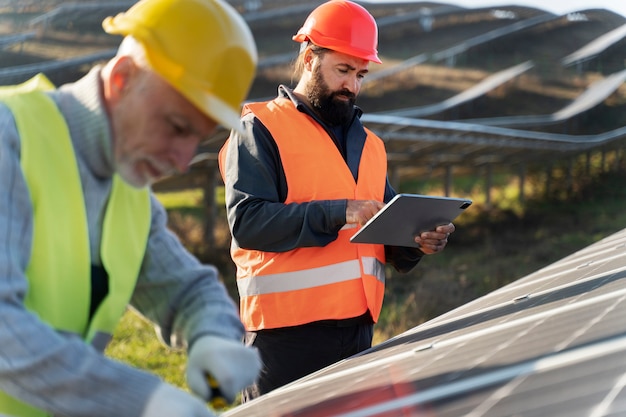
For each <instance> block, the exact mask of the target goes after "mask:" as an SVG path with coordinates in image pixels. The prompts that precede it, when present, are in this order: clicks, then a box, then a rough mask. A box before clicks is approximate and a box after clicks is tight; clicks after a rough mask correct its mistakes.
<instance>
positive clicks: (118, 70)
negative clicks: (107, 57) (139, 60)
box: [105, 56, 137, 101]
mask: <svg viewBox="0 0 626 417" xmlns="http://www.w3.org/2000/svg"><path fill="white" fill-rule="evenodd" d="M136 69H137V65H136V64H135V62H134V61H133V59H132V58H131V57H129V56H118V57H115V58H114V61H113V62H112V65H111V68H110V72H109V80H108V83H107V84H106V86H105V95H106V96H107V97H108V98H109V99H110V100H114V101H116V100H119V99H120V98H121V97H123V96H124V94H126V91H127V89H128V86H129V85H130V83H131V82H132V78H133V75H135V72H136Z"/></svg>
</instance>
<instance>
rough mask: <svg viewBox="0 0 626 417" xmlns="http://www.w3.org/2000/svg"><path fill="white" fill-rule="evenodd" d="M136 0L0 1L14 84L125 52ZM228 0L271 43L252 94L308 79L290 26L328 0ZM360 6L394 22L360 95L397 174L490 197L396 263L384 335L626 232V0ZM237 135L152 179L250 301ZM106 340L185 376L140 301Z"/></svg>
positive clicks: (201, 252) (4, 60) (189, 239)
mask: <svg viewBox="0 0 626 417" xmlns="http://www.w3.org/2000/svg"><path fill="white" fill-rule="evenodd" d="M133 3H134V2H132V1H130V2H129V1H125V2H124V1H120V2H98V1H81V2H69V1H61V0H19V1H18V0H0V85H7V84H15V83H19V82H22V81H25V80H27V79H29V78H30V77H32V76H33V75H35V74H37V73H39V72H43V73H45V74H46V75H47V76H48V77H49V78H50V79H51V80H52V81H53V82H54V83H55V84H57V85H61V84H63V83H66V82H71V81H73V80H76V79H77V78H79V77H80V76H82V75H83V74H85V73H86V72H87V71H88V69H89V68H90V67H91V66H92V65H94V64H98V63H100V62H104V60H106V59H108V58H110V57H112V56H113V55H114V53H115V50H116V47H117V45H118V44H119V42H120V40H121V38H119V37H115V36H111V35H107V34H105V33H104V31H103V30H102V27H101V22H102V20H103V19H104V18H105V17H106V16H109V15H114V14H116V13H118V12H121V11H123V10H126V9H127V8H128V7H130V6H131V5H132V4H133ZM229 3H230V4H232V5H233V6H234V7H235V8H236V9H237V10H238V11H239V12H240V13H241V14H242V15H243V17H244V18H245V20H246V21H247V22H248V24H249V25H250V27H251V29H252V31H253V34H254V36H255V39H256V42H257V47H258V49H259V56H260V60H259V66H258V71H257V77H256V79H255V82H254V84H253V86H252V88H251V90H250V94H249V96H248V98H249V99H250V100H254V101H256V100H265V99H271V98H273V97H274V96H275V94H276V91H277V87H278V85H279V84H286V85H290V86H293V80H292V67H291V64H292V61H293V59H294V58H295V57H296V54H297V51H298V44H296V43H295V42H293V41H292V40H291V36H292V35H293V34H295V33H296V31H297V30H298V28H299V27H300V26H301V24H302V22H303V21H304V20H305V18H306V16H307V15H308V14H309V12H310V11H311V10H312V9H313V8H315V7H316V6H317V5H318V4H320V3H322V2H321V1H287V0H245V1H244V0H231V1H230V2H229ZM360 3H361V4H362V5H364V6H365V7H366V8H367V9H368V10H369V11H370V12H371V13H372V14H373V15H374V16H375V18H376V19H377V22H378V24H379V32H380V33H379V36H380V39H379V52H380V57H381V59H382V60H383V64H381V65H376V64H372V65H371V67H370V74H369V75H368V76H367V77H366V79H365V82H364V85H363V89H362V91H361V94H360V96H359V98H358V99H357V104H358V105H359V106H360V107H361V108H362V109H363V110H364V112H365V115H364V116H363V121H364V124H365V125H366V126H367V127H369V128H370V129H372V130H374V131H375V132H376V133H377V134H378V135H379V136H380V137H381V138H383V140H384V141H385V143H386V146H387V149H388V152H389V176H390V179H391V180H392V183H393V185H394V187H395V188H396V189H397V191H400V192H409V193H419V194H431V195H435V194H437V195H453V196H461V197H469V198H472V199H473V200H474V205H473V206H472V207H471V209H469V210H468V211H467V212H466V213H464V214H463V215H462V216H461V217H460V218H459V219H458V222H457V223H456V225H457V232H455V233H454V235H453V236H452V237H451V238H450V243H449V245H448V247H447V249H446V250H445V251H444V253H441V254H438V255H435V256H429V257H426V258H424V259H423V260H422V262H421V263H420V264H419V265H418V267H417V268H416V269H415V270H413V271H412V272H411V273H409V274H397V273H395V272H394V271H393V270H389V271H388V285H387V294H386V298H385V304H384V307H383V314H382V316H381V321H380V323H378V324H377V326H376V336H375V343H378V342H380V341H383V340H386V339H387V338H389V337H391V336H393V335H396V334H398V333H401V332H403V331H404V330H406V329H409V328H412V327H414V326H416V325H418V324H420V323H423V322H424V321H427V320H429V319H431V318H433V317H436V316H438V315H441V314H443V313H445V312H447V311H450V310H451V309H453V308H455V307H457V306H459V305H462V304H464V303H467V302H468V301H471V300H474V299H476V298H477V297H480V296H481V295H483V294H486V293H488V292H490V291H493V290H494V289H496V288H499V287H501V286H502V285H505V284H507V283H509V282H512V281H514V280H516V279H517V278H519V277H522V276H524V275H525V274H528V273H530V272H532V271H535V270H537V269H539V268H542V267H543V266H545V265H547V264H549V263H551V262H554V261H555V260H558V259H560V258H562V257H564V256H566V255H569V254H571V253H572V252H574V251H576V250H578V249H580V248H583V247H585V246H587V245H589V244H590V243H593V242H595V241H598V240H599V239H601V238H603V237H605V236H607V235H609V234H611V233H613V232H615V231H617V230H620V229H622V228H623V227H624V224H626V215H625V214H624V213H623V211H624V210H623V207H624V203H625V202H626V192H625V191H624V180H625V179H626V175H625V168H626V165H625V160H624V143H625V141H626V127H625V125H626V85H624V81H625V80H626V17H625V16H624V14H623V13H624V12H623V11H622V10H623V9H620V7H623V4H622V3H623V2H620V3H618V2H617V1H614V2H607V3H605V4H604V5H603V4H602V3H601V2H597V1H596V2H591V1H589V2H584V3H582V2H580V3H578V2H575V1H569V2H567V3H564V2H556V3H555V2H552V3H548V2H545V3H546V4H545V8H542V7H540V6H541V3H540V2H535V3H530V2H521V1H520V2H511V3H509V2H497V1H489V2H482V3H481V2H477V1H476V2H470V1H454V2H407V1H404V2H392V1H377V2H360ZM579 5H580V6H579ZM557 6H558V7H557ZM227 136H228V132H227V131H225V130H223V129H220V130H218V131H217V132H216V134H215V135H214V136H213V137H212V138H211V139H210V140H209V141H208V142H207V143H206V144H204V145H203V146H202V147H201V148H200V149H199V150H198V155H197V158H196V160H195V161H194V163H193V165H192V167H191V169H190V171H189V172H188V173H187V174H185V175H180V176H177V177H172V178H167V179H165V180H163V181H162V182H160V183H158V184H156V185H155V187H154V189H155V191H156V192H157V193H158V196H159V198H160V199H161V201H162V202H163V203H164V204H165V205H166V207H167V208H168V212H169V215H170V226H171V228H172V230H173V231H174V232H175V233H177V234H178V235H179V236H180V238H181V239H182V241H183V242H184V243H185V245H186V246H187V247H188V248H189V249H191V250H192V252H194V253H195V254H196V255H197V256H198V257H199V258H200V259H201V260H203V261H204V262H210V263H213V264H215V265H217V266H218V267H219V269H220V271H221V272H222V277H223V280H224V282H225V284H226V285H227V287H228V289H229V291H230V292H231V295H232V297H233V299H235V300H236V299H237V293H236V287H235V278H234V266H233V264H232V262H231V260H230V256H229V244H230V235H229V232H228V228H227V225H226V221H225V214H224V207H223V205H224V202H223V187H222V183H221V180H220V178H219V174H218V172H217V165H216V153H217V151H218V150H219V148H220V147H221V144H222V143H223V141H224V140H225V138H226V137H227ZM108 353H109V354H111V355H112V356H115V357H118V358H120V359H121V360H125V361H129V362H132V363H134V364H136V365H137V366H142V367H146V368H150V369H153V370H154V371H155V372H157V373H160V374H161V375H162V376H164V377H165V378H166V379H168V380H170V381H171V382H174V383H177V384H179V385H181V386H184V382H183V378H182V367H183V362H182V359H181V356H180V354H179V353H178V352H170V351H166V350H164V349H163V348H162V346H160V345H159V344H158V342H157V341H156V339H155V338H154V334H153V333H152V332H151V330H149V329H148V328H147V326H146V324H145V323H144V322H143V321H142V320H141V318H139V317H137V316H136V315H134V314H133V313H130V312H129V314H128V315H127V316H126V317H125V320H124V322H123V323H122V324H121V325H120V328H119V331H118V332H117V334H116V340H115V342H114V343H113V345H112V346H111V347H110V348H109V351H108Z"/></svg>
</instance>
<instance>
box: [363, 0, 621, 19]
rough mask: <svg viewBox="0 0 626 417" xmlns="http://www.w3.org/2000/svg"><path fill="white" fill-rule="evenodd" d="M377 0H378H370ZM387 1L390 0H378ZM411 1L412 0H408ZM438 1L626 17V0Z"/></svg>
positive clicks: (559, 12) (459, 4) (440, 1)
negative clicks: (601, 12) (589, 11)
mask: <svg viewBox="0 0 626 417" xmlns="http://www.w3.org/2000/svg"><path fill="white" fill-rule="evenodd" d="M370 1H376V0H370ZM378 1H379V2H383V3H384V2H385V1H390V0H378ZM394 1H398V0H394ZM408 1H410V0H408ZM433 1H435V2H437V3H446V4H452V5H455V6H461V7H467V8H474V7H489V6H508V5H518V6H528V7H535V8H538V9H541V10H546V11H548V12H552V13H555V14H566V13H571V12H576V11H579V10H586V9H607V10H610V11H612V12H615V13H617V14H620V15H622V16H624V17H626V0H433Z"/></svg>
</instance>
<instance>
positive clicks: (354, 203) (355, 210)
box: [346, 200, 385, 226]
mask: <svg viewBox="0 0 626 417" xmlns="http://www.w3.org/2000/svg"><path fill="white" fill-rule="evenodd" d="M384 206H385V203H382V202H380V201H375V200H348V204H347V206H346V224H358V225H361V226H362V225H364V224H365V223H367V221H368V220H369V219H371V218H372V217H373V216H374V214H376V213H378V211H379V210H380V209H381V208H383V207H384Z"/></svg>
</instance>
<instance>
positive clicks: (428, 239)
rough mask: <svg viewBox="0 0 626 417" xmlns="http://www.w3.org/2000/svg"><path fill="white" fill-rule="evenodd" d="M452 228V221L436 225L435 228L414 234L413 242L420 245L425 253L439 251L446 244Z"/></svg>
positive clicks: (452, 230) (429, 253) (453, 228)
mask: <svg viewBox="0 0 626 417" xmlns="http://www.w3.org/2000/svg"><path fill="white" fill-rule="evenodd" d="M454 230H455V227H454V224H452V223H448V224H446V225H443V226H437V227H436V228H435V230H432V231H429V232H423V233H420V234H419V235H418V236H415V242H416V243H418V244H419V245H420V250H421V251H422V252H424V253H425V254H426V255H431V254H433V253H437V252H441V251H442V250H443V249H444V248H445V247H446V245H447V244H448V237H450V234H451V233H453V232H454Z"/></svg>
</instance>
